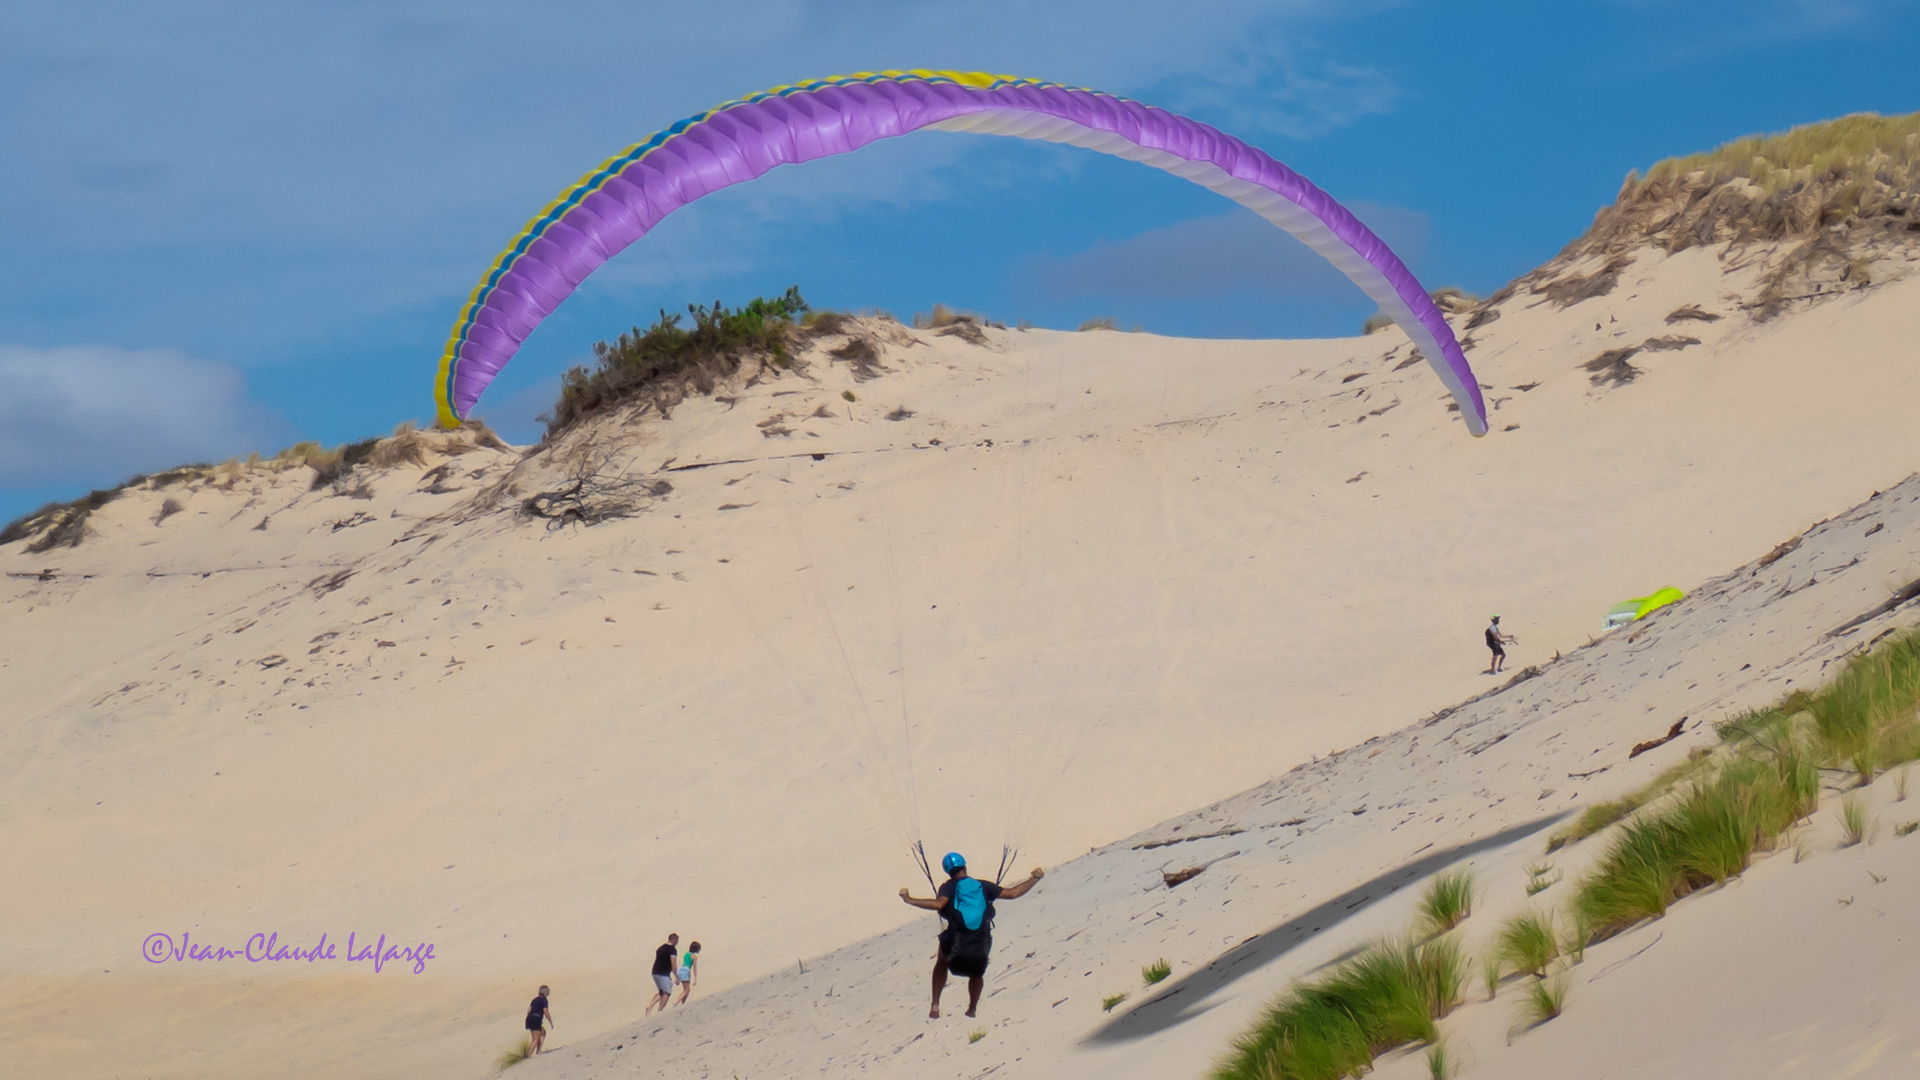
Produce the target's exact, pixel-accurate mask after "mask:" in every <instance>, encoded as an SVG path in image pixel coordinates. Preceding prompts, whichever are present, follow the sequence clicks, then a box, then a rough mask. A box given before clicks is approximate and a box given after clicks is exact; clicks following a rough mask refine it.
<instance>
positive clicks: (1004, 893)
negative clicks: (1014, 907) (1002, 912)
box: [1000, 866, 1047, 900]
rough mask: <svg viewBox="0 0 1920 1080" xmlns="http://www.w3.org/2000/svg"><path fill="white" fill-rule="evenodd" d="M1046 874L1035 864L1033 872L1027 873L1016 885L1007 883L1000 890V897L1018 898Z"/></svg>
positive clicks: (1025, 893) (1006, 898) (1005, 898)
mask: <svg viewBox="0 0 1920 1080" xmlns="http://www.w3.org/2000/svg"><path fill="white" fill-rule="evenodd" d="M1046 876H1047V872H1046V871H1045V870H1042V869H1040V868H1039V867H1037V866H1036V867H1034V868H1033V872H1032V873H1030V874H1028V875H1027V880H1025V881H1023V882H1021V883H1020V884H1018V885H1009V886H1007V887H1006V888H1004V889H1002V890H1000V899H1002V900H1018V899H1020V898H1021V897H1023V896H1025V895H1027V890H1029V889H1031V888H1033V887H1034V886H1035V885H1037V884H1039V882H1040V879H1041V878H1043V877H1046Z"/></svg>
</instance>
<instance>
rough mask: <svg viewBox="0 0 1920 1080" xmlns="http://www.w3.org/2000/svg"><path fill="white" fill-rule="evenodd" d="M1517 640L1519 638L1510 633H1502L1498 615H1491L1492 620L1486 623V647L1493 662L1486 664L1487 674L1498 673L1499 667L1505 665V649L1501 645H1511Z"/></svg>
mask: <svg viewBox="0 0 1920 1080" xmlns="http://www.w3.org/2000/svg"><path fill="white" fill-rule="evenodd" d="M1519 640H1520V639H1519V638H1517V637H1514V636H1513V635H1512V634H1506V633H1502V632H1501V631H1500V616H1498V615H1495V616H1494V617H1493V621H1492V622H1490V623H1488V624H1487V648H1488V649H1489V650H1491V651H1492V653H1493V662H1492V663H1490V664H1488V665H1487V674H1489V675H1498V674H1500V669H1501V668H1502V667H1505V666H1506V663H1507V650H1506V649H1504V648H1502V647H1501V646H1503V645H1511V644H1513V643H1515V642H1517V641H1519Z"/></svg>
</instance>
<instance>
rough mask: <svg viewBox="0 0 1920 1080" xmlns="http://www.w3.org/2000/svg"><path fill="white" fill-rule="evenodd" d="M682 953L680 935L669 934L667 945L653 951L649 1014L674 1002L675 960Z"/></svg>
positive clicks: (648, 1003) (648, 1004)
mask: <svg viewBox="0 0 1920 1080" xmlns="http://www.w3.org/2000/svg"><path fill="white" fill-rule="evenodd" d="M679 951H680V935H679V934H668V935H667V943H666V944H665V945H662V946H660V947H659V948H657V949H655V950H653V989H654V990H655V993H654V995H653V1000H652V1001H649V1002H647V1012H649V1013H650V1012H652V1011H653V1010H655V1009H660V1010H663V1011H664V1010H665V1009H666V1007H667V1005H668V1004H669V1003H670V1002H671V1001H672V1000H673V967H674V964H673V962H674V959H675V958H676V955H677V954H678V953H679Z"/></svg>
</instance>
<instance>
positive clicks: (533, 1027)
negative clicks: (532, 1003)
mask: <svg viewBox="0 0 1920 1080" xmlns="http://www.w3.org/2000/svg"><path fill="white" fill-rule="evenodd" d="M540 1021H541V1018H540V1017H538V1016H535V1015H533V1014H532V1013H528V1014H527V1030H528V1031H545V1030H546V1029H547V1028H546V1025H545V1024H542V1023H541V1022H540Z"/></svg>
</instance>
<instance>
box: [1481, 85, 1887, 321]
mask: <svg viewBox="0 0 1920 1080" xmlns="http://www.w3.org/2000/svg"><path fill="white" fill-rule="evenodd" d="M1716 245H1724V247H1723V250H1722V251H1721V252H1720V257H1721V259H1722V260H1723V261H1725V262H1727V263H1728V264H1729V268H1733V267H1739V266H1752V265H1758V266H1760V267H1761V279H1760V281H1761V287H1760V290H1759V292H1758V293H1757V294H1756V295H1755V296H1754V297H1753V298H1752V299H1751V300H1750V301H1749V302H1748V303H1747V304H1746V305H1745V307H1746V309H1747V310H1748V312H1749V313H1750V314H1751V315H1752V316H1753V317H1754V319H1755V320H1756V321H1765V320H1766V319H1769V318H1772V317H1773V316H1775V315H1778V314H1780V313H1781V312H1783V311H1785V310H1787V309H1788V308H1790V307H1791V306H1792V305H1794V304H1795V303H1797V302H1814V301H1818V300H1822V299H1825V298H1828V297H1832V296H1839V295H1842V294H1844V293H1846V292H1849V291H1852V290H1854V289H1859V288H1865V287H1867V286H1869V285H1871V284H1873V283H1874V280H1875V275H1876V273H1877V272H1878V271H1876V269H1875V267H1876V264H1879V263H1881V262H1882V261H1883V260H1887V259H1890V258H1897V259H1899V260H1901V261H1905V259H1906V258H1907V256H1908V254H1909V253H1910V252H1911V251H1912V250H1914V249H1915V248H1916V247H1920V113H1913V114H1910V115H1906V116H1891V117H1886V116H1879V115H1876V114H1873V113H1861V114H1858V115H1854V116H1847V117H1842V118H1840V119H1838V120H1832V121H1828V122H1826V123H1820V124H1809V125H1807V126H1805V127H1798V128H1794V129H1793V130H1791V131H1787V132H1783V133H1780V134H1775V135H1766V136H1758V135H1756V136H1750V137H1747V138H1743V139H1737V140H1735V141H1733V142H1730V143H1727V144H1726V145H1725V146H1722V147H1719V148H1718V149H1716V150H1712V151H1709V152H1707V153H1704V154H1695V155H1692V156H1690V157H1680V158H1671V159H1668V160H1666V161H1662V162H1660V163H1659V164H1657V165H1655V166H1653V168H1651V169H1649V170H1648V171H1647V175H1646V176H1645V177H1641V176H1639V175H1638V174H1636V173H1629V174H1627V178H1626V181H1625V183H1623V184H1622V185H1621V188H1620V193H1619V195H1618V197H1617V198H1616V199H1615V200H1614V202H1613V205H1611V206H1608V207H1605V208H1604V209H1602V210H1601V211H1600V212H1599V213H1598V214H1597V215H1595V217H1594V220H1593V224H1592V226H1591V227H1589V228H1588V229H1587V231H1586V232H1585V233H1584V234H1582V235H1581V237H1580V238H1579V239H1577V240H1575V241H1574V242H1573V243H1571V244H1568V245H1567V246H1566V248H1564V249H1563V250H1562V251H1561V252H1560V254H1559V255H1557V256H1555V257H1554V258H1553V259H1552V260H1551V261H1549V262H1548V263H1546V264H1545V265H1543V266H1541V267H1540V268H1539V269H1536V270H1534V271H1532V272H1531V273H1528V274H1526V275H1524V276H1523V277H1521V278H1519V279H1518V280H1516V281H1514V282H1513V283H1512V284H1510V285H1508V286H1507V287H1505V288H1503V289H1501V290H1500V291H1499V292H1497V293H1495V294H1494V295H1493V296H1491V297H1489V298H1488V300H1487V301H1486V303H1484V304H1482V305H1481V306H1480V307H1479V308H1478V309H1477V310H1475V312H1474V314H1473V315H1472V316H1471V318H1469V320H1468V322H1467V324H1466V327H1467V329H1473V328H1474V327H1476V326H1480V325H1482V324H1483V323H1486V322H1491V321H1493V320H1494V319H1496V318H1498V317H1499V312H1498V311H1497V310H1495V309H1496V308H1497V307H1498V305H1500V304H1501V303H1503V302H1504V301H1506V300H1508V299H1511V298H1512V297H1514V296H1516V295H1518V294H1521V293H1525V294H1528V295H1532V296H1539V297H1542V298H1544V299H1545V300H1547V301H1548V302H1551V303H1553V304H1555V305H1557V306H1559V307H1563V308H1564V307H1571V306H1572V305H1574V304H1578V303H1580V302H1581V301H1583V300H1590V299H1593V298H1595V297H1600V296H1605V295H1607V294H1609V293H1610V292H1612V291H1613V288H1614V286H1615V285H1616V284H1618V282H1619V278H1620V274H1621V273H1622V272H1623V271H1624V270H1625V269H1626V268H1627V267H1628V266H1629V265H1631V263H1632V261H1633V258H1634V256H1635V255H1636V254H1637V253H1638V252H1640V251H1642V250H1648V249H1651V250H1654V251H1658V252H1661V253H1664V254H1669V255H1671V254H1677V253H1679V252H1681V251H1685V250H1687V249H1689V248H1696V247H1712V246H1716ZM1717 318H1719V316H1718V315H1715V314H1711V313H1707V312H1704V311H1701V310H1700V308H1699V307H1698V306H1697V305H1688V306H1687V307H1685V308H1682V309H1680V310H1679V311H1676V312H1674V313H1673V315H1671V316H1669V317H1668V321H1669V322H1676V321H1680V320H1684V319H1701V320H1703V321H1711V320H1713V319H1717Z"/></svg>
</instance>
